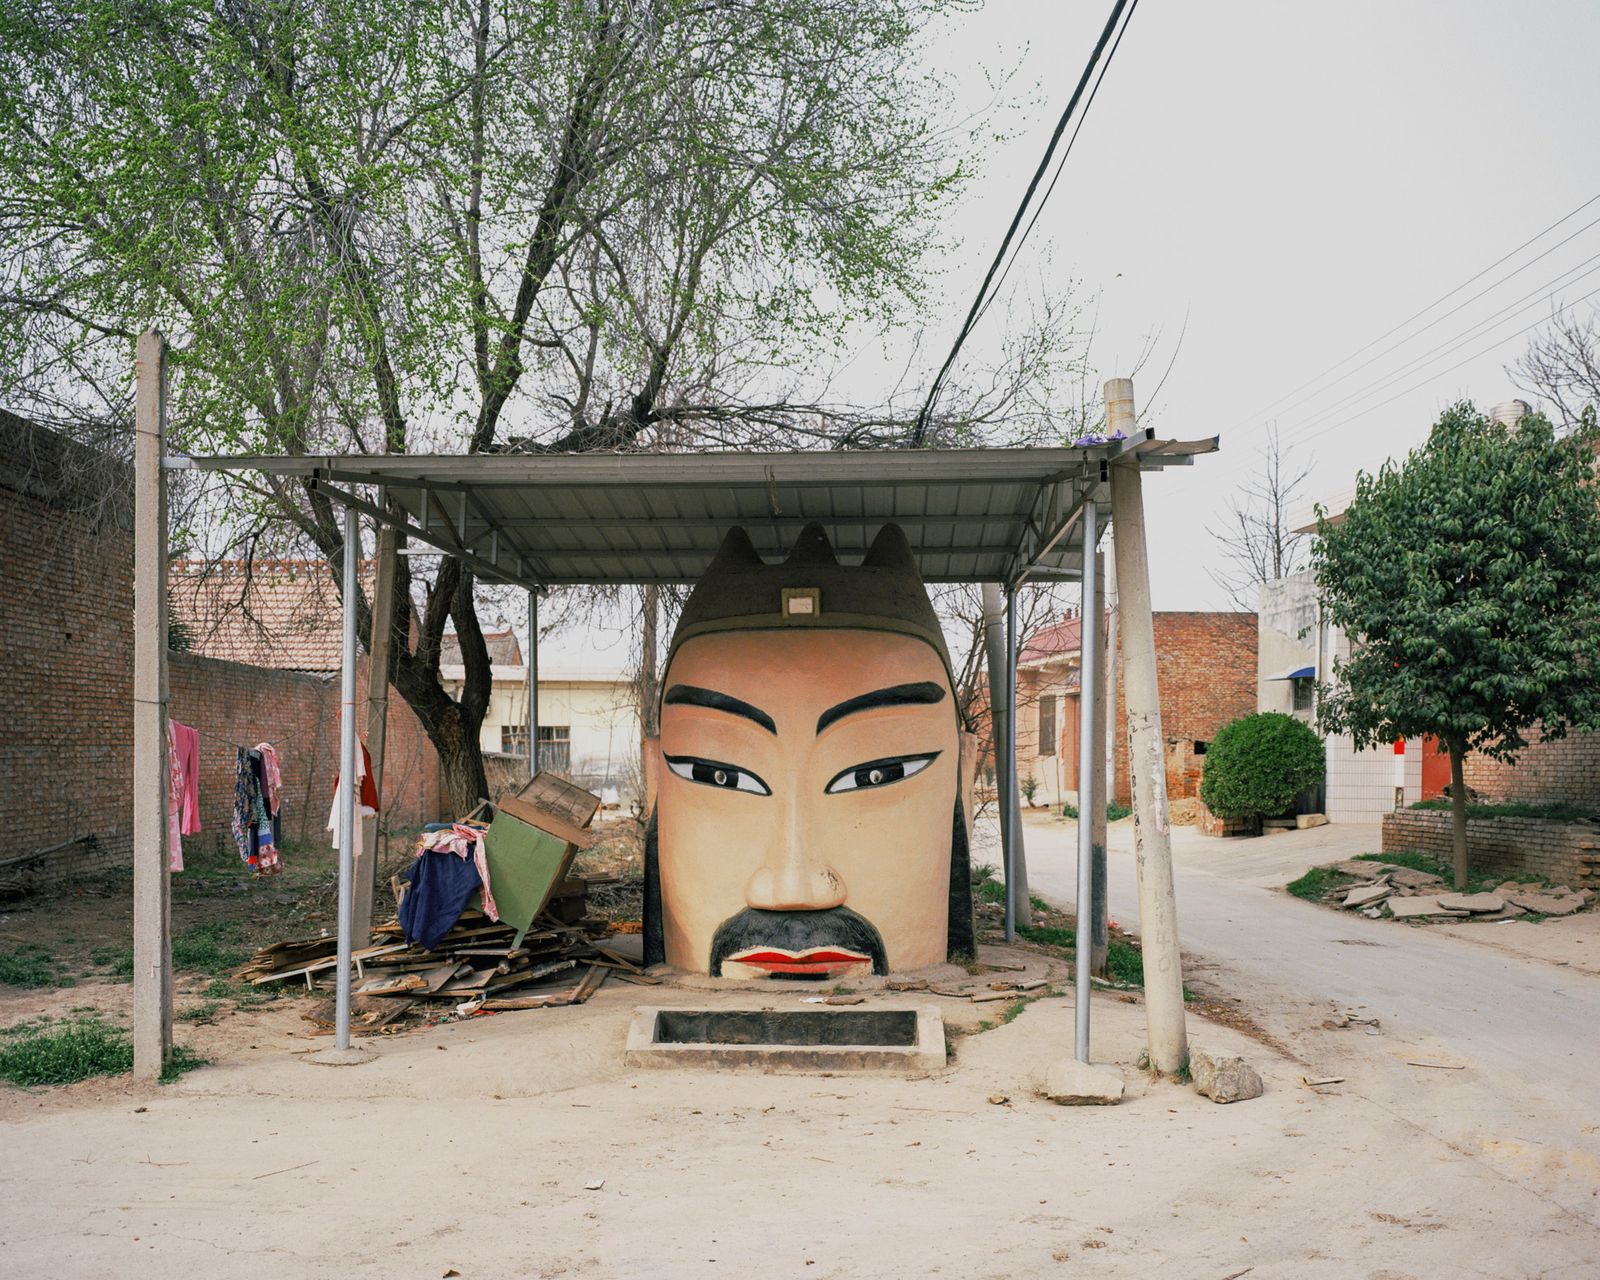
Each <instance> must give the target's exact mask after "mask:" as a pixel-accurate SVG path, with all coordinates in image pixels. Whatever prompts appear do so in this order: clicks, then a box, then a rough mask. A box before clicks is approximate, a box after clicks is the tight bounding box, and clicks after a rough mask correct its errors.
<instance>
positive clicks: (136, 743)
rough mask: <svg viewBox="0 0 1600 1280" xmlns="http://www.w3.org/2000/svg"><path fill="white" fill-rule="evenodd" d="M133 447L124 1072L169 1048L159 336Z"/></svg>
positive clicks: (154, 1061)
mask: <svg viewBox="0 0 1600 1280" xmlns="http://www.w3.org/2000/svg"><path fill="white" fill-rule="evenodd" d="M134 395H135V399H134V446H133V464H134V465H133V477H134V480H133V495H134V496H133V502H134V515H133V1074H134V1076H135V1077H136V1078H138V1079H140V1080H154V1079H156V1078H157V1077H159V1076H160V1075H161V1073H162V1071H163V1070H165V1068H166V1065H167V1055H168V1054H169V1053H170V1052H171V1049H172V877H171V873H170V872H169V871H168V861H167V859H168V848H167V840H168V835H167V832H168V826H167V805H168V798H167V697H168V691H167V477H166V476H165V474H163V472H162V469H161V462H162V455H163V454H164V453H165V452H166V435H167V344H166V339H164V338H163V337H162V336H161V335H160V334H159V333H156V332H155V331H154V330H152V331H150V332H149V333H146V334H144V335H143V336H141V337H140V339H139V342H138V346H137V348H136V351H135V393H134Z"/></svg>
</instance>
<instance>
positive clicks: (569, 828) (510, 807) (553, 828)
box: [490, 796, 594, 876]
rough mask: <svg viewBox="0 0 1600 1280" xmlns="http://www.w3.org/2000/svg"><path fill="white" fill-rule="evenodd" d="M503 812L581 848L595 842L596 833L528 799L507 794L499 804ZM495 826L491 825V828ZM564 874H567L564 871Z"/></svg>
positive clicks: (585, 847)
mask: <svg viewBox="0 0 1600 1280" xmlns="http://www.w3.org/2000/svg"><path fill="white" fill-rule="evenodd" d="M498 808H499V810H500V812H501V813H504V814H509V815H510V816H511V817H513V818H515V819H516V820H517V821H518V822H526V823H527V824H528V825H529V826H530V827H537V828H538V829H539V830H540V831H543V832H545V833H546V834H548V835H552V836H555V837H556V839H558V840H565V841H566V842H567V843H568V844H570V845H574V846H576V847H577V848H579V849H587V848H588V847H589V846H590V845H591V844H593V843H594V833H593V832H592V831H585V830H584V829H583V828H582V827H575V826H573V825H572V823H570V822H567V821H564V820H563V819H561V818H559V817H557V816H555V815H554V814H551V813H546V812H545V811H544V810H543V809H540V808H538V807H537V806H535V805H531V804H529V803H528V802H527V801H526V800H519V799H517V797H516V796H507V797H506V798H505V799H503V800H502V801H500V804H499V806H498ZM493 829H494V828H493V827H492V826H491V827H490V830H491V831H492V830H493ZM562 874H563V876H564V875H565V874H566V873H565V871H563V873H562Z"/></svg>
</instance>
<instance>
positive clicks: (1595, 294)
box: [1302, 289, 1600, 440]
mask: <svg viewBox="0 0 1600 1280" xmlns="http://www.w3.org/2000/svg"><path fill="white" fill-rule="evenodd" d="M1591 298H1600V289H1591V290H1590V291H1589V292H1588V293H1586V294H1584V295H1583V296H1582V297H1581V298H1574V299H1573V300H1572V301H1571V302H1566V303H1563V304H1562V305H1561V306H1559V307H1557V308H1556V309H1555V310H1554V311H1552V312H1551V313H1550V314H1549V315H1548V316H1544V317H1542V318H1540V319H1538V320H1535V321H1534V322H1533V323H1532V324H1530V325H1527V326H1525V327H1524V328H1521V329H1519V330H1517V332H1516V333H1510V334H1507V335H1506V336H1505V337H1503V338H1497V339H1495V340H1494V341H1493V342H1491V343H1490V344H1489V345H1488V346H1486V347H1484V348H1483V349H1482V350H1480V351H1474V352H1473V353H1472V354H1471V355H1470V356H1468V357H1467V358H1466V359H1464V360H1458V361H1457V362H1456V363H1455V364H1453V365H1451V366H1450V367H1449V368H1448V369H1441V370H1439V372H1438V373H1431V374H1429V375H1428V376H1427V377H1426V378H1423V379H1422V380H1421V381H1420V382H1416V383H1413V384H1412V385H1411V386H1409V387H1406V388H1404V389H1403V390H1400V391H1397V392H1395V393H1394V394H1393V395H1392V396H1389V397H1388V398H1387V399H1385V400H1380V401H1378V403H1377V404H1373V405H1368V406H1367V407H1366V408H1365V409H1357V410H1356V411H1355V412H1354V413H1352V414H1351V415H1350V416H1349V417H1347V418H1341V419H1340V420H1339V421H1337V422H1333V423H1330V424H1328V425H1327V426H1325V427H1322V428H1320V429H1319V430H1316V431H1313V432H1311V433H1310V434H1308V435H1306V436H1304V437H1302V439H1304V440H1315V439H1316V438H1317V437H1318V436H1325V435H1327V434H1328V432H1330V431H1336V430H1338V429H1339V428H1340V427H1343V426H1348V425H1349V424H1350V423H1352V422H1354V421H1356V420H1357V419H1358V418H1361V417H1364V416H1366V415H1367V414H1369V413H1372V412H1374V411H1375V410H1378V409H1381V408H1383V407H1384V405H1387V404H1393V403H1394V402H1395V401H1396V400H1398V399H1400V398H1401V397H1402V396H1408V395H1410V394H1411V393H1412V392H1413V391H1420V390H1421V389H1422V388H1423V387H1425V386H1427V385H1428V384H1429V383H1430V382H1434V381H1437V380H1438V379H1440V378H1442V377H1444V376H1445V374H1447V373H1454V372H1455V371H1456V370H1457V369H1460V368H1462V367H1464V366H1466V365H1469V364H1471V363H1472V362H1473V361H1474V360H1481V359H1482V358H1483V357H1484V356H1486V355H1489V354H1490V353H1491V352H1493V351H1494V350H1496V349H1497V348H1499V347H1501V346H1504V345H1505V344H1506V343H1507V342H1510V341H1511V340H1512V339H1513V338H1520V337H1522V335H1523V334H1526V333H1532V332H1533V331H1534V330H1535V329H1537V328H1538V327H1539V326H1540V325H1542V324H1546V323H1548V322H1549V321H1551V320H1554V319H1555V318H1556V317H1557V316H1559V315H1562V314H1564V313H1565V312H1567V311H1570V310H1572V308H1573V307H1576V306H1578V305H1579V304H1581V303H1584V302H1587V301H1589V299H1591Z"/></svg>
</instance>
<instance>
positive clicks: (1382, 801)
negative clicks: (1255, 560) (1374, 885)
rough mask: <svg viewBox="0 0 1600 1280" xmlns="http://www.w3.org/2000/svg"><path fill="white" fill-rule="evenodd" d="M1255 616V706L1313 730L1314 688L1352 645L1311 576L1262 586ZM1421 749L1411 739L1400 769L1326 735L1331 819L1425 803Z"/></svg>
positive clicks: (1365, 817) (1368, 818)
mask: <svg viewBox="0 0 1600 1280" xmlns="http://www.w3.org/2000/svg"><path fill="white" fill-rule="evenodd" d="M1256 616H1257V618H1258V619H1259V623H1258V625H1259V627H1260V637H1259V641H1258V644H1257V647H1256V707H1257V709H1258V710H1260V711H1282V712H1286V713H1288V714H1289V715H1293V716H1297V717H1298V718H1300V719H1301V720H1304V721H1305V722H1306V723H1307V724H1309V725H1311V726H1312V727H1313V728H1315V725H1316V686H1317V684H1318V683H1324V684H1326V683H1327V682H1329V681H1330V680H1331V679H1332V678H1333V661H1334V659H1335V658H1336V657H1340V658H1343V657H1348V656H1349V653H1350V643H1349V641H1348V640H1347V639H1346V638H1345V636H1344V634H1343V633H1342V632H1341V631H1339V629H1338V628H1337V627H1334V626H1332V625H1331V624H1329V623H1327V622H1325V621H1324V620H1323V618H1322V617H1321V611H1320V610H1319V609H1318V608H1317V594H1316V584H1315V582H1314V581H1313V579H1312V575H1311V574H1310V573H1309V572H1308V573H1297V574H1293V575H1291V576H1290V577H1287V578H1279V579H1277V580H1276V581H1273V582H1268V583H1264V584H1263V585H1262V588H1261V606H1260V608H1259V610H1258V611H1257V615H1256ZM1423 746H1424V744H1423V741H1422V739H1420V738H1415V739H1411V740H1409V741H1407V743H1406V744H1405V754H1404V756H1403V757H1398V766H1397V756H1396V755H1395V753H1394V751H1393V749H1392V748H1390V749H1386V750H1375V751H1357V750H1356V749H1355V747H1354V746H1353V745H1352V744H1351V741H1350V739H1349V737H1348V736H1346V735H1344V734H1326V735H1323V747H1324V750H1325V751H1326V755H1327V764H1328V772H1327V781H1326V782H1325V783H1324V795H1323V812H1324V813H1326V814H1327V815H1328V818H1329V820H1330V821H1333V822H1378V821H1380V820H1381V819H1382V818H1383V815H1384V814H1386V813H1391V812H1393V811H1394V810H1395V809H1396V808H1397V807H1401V806H1403V805H1408V804H1412V803H1414V802H1415V801H1417V800H1421V799H1422V798H1423V786H1422V757H1423ZM1397 786H1399V787H1400V788H1401V797H1400V800H1399V803H1398V804H1397V803H1396V797H1395V788H1396V787H1397Z"/></svg>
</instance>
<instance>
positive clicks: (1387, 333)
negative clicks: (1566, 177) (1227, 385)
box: [1236, 192, 1600, 427]
mask: <svg viewBox="0 0 1600 1280" xmlns="http://www.w3.org/2000/svg"><path fill="white" fill-rule="evenodd" d="M1596 201H1600V192H1597V193H1596V194H1595V195H1592V196H1590V197H1589V198H1588V199H1587V200H1585V201H1584V202H1583V203H1582V204H1580V205H1579V206H1578V207H1577V208H1575V209H1573V210H1571V211H1570V212H1569V213H1565V214H1563V215H1562V216H1561V217H1559V218H1557V219H1556V220H1555V221H1554V222H1552V223H1551V224H1550V225H1549V226H1547V227H1546V228H1545V229H1544V230H1543V231H1540V232H1539V233H1538V234H1537V235H1534V236H1530V237H1529V238H1528V239H1526V240H1524V241H1523V242H1522V243H1521V244H1519V245H1518V246H1517V247H1516V248H1515V249H1512V250H1510V251H1509V252H1507V253H1504V254H1502V255H1501V256H1500V257H1498V258H1496V259H1495V260H1494V261H1493V262H1491V263H1489V265H1488V266H1486V267H1484V268H1482V269H1481V270H1479V271H1477V272H1475V273H1474V274H1472V275H1471V276H1468V277H1467V278H1466V279H1465V280H1463V281H1462V282H1461V283H1460V284H1458V285H1456V286H1455V288H1453V289H1451V290H1449V291H1448V292H1447V293H1444V294H1442V295H1440V296H1439V297H1438V298H1435V299H1434V300H1433V301H1432V302H1430V303H1429V304H1428V305H1427V306H1425V307H1423V308H1422V309H1421V310H1420V311H1416V312H1414V313H1413V314H1411V315H1409V316H1407V317H1406V318H1405V319H1404V320H1402V321H1400V323H1399V324H1396V325H1394V326H1393V327H1391V328H1389V329H1386V330H1384V332H1382V333H1380V334H1379V335H1378V336H1377V337H1376V338H1373V339H1372V340H1371V341H1370V342H1368V343H1366V344H1365V345H1363V346H1360V347H1357V348H1356V349H1355V350H1354V351H1352V352H1351V353H1350V354H1349V355H1347V356H1345V357H1344V358H1343V359H1341V360H1336V361H1335V362H1334V363H1333V364H1331V365H1329V366H1328V367H1327V368H1326V369H1324V370H1322V372H1321V373H1318V374H1316V375H1314V376H1313V377H1310V378H1307V379H1306V380H1305V381H1304V382H1302V383H1300V384H1299V385H1298V386H1296V387H1292V388H1290V389H1289V390H1288V391H1285V392H1284V393H1283V394H1282V395H1281V396H1279V397H1278V398H1277V399H1276V400H1272V401H1269V402H1268V403H1267V404H1264V405H1262V406H1261V408H1259V409H1258V410H1256V411H1255V412H1254V413H1252V414H1251V415H1250V416H1249V417H1248V418H1245V419H1244V420H1242V421H1241V422H1239V423H1237V424H1236V425H1237V426H1239V427H1245V426H1248V425H1249V424H1250V423H1252V422H1254V421H1256V420H1258V419H1260V418H1262V417H1263V416H1264V415H1266V414H1267V413H1269V412H1270V411H1271V410H1273V409H1275V408H1277V407H1278V406H1279V405H1281V404H1283V402H1284V401H1285V400H1287V399H1289V397H1291V396H1294V395H1298V394H1299V393H1300V392H1302V391H1304V390H1306V389H1307V388H1308V387H1311V386H1314V385H1315V384H1317V383H1319V382H1321V381H1322V380H1323V379H1324V378H1326V377H1327V376H1328V375H1329V374H1330V373H1334V372H1336V371H1337V370H1339V369H1342V368H1344V366H1345V365H1347V364H1349V363H1350V362H1351V361H1352V360H1354V359H1356V358H1357V357H1358V356H1362V355H1365V354H1366V353H1367V352H1368V351H1371V350H1372V348H1373V347H1375V346H1377V345H1378V344H1379V343H1381V342H1384V341H1385V340H1387V339H1389V338H1392V337H1393V336H1394V335H1395V334H1397V333H1399V332H1400V331H1401V330H1402V329H1405V328H1406V327H1408V326H1409V325H1411V324H1412V323H1414V322H1415V321H1417V320H1420V319H1421V318H1422V317H1423V316H1425V315H1427V314H1428V313H1429V312H1430V311H1432V310H1433V309H1434V308H1435V307H1438V306H1440V305H1441V304H1443V303H1445V302H1448V301H1449V300H1450V299H1451V298H1453V297H1455V296H1456V294H1458V293H1460V292H1461V291H1462V290H1463V289H1466V288H1468V287H1470V286H1471V285H1473V284H1476V283H1477V282H1478V281H1479V280H1481V279H1483V277H1484V276H1486V275H1488V274H1489V273H1490V272H1491V271H1493V270H1494V269H1495V268H1496V267H1498V266H1501V265H1502V264H1504V263H1506V262H1509V261H1510V260H1511V259H1512V258H1514V257H1516V256H1517V255H1518V254H1519V253H1521V252H1522V251H1523V250H1524V249H1526V248H1528V247H1529V246H1530V245H1533V244H1537V243H1538V242H1539V241H1540V240H1542V239H1544V238H1545V236H1547V235H1549V234H1550V233H1551V232H1552V231H1554V230H1555V229H1556V228H1557V227H1559V226H1561V225H1562V224H1563V223H1565V222H1570V221H1571V220H1572V219H1573V218H1575V217H1577V216H1578V214H1580V213H1582V212H1583V211H1584V210H1585V209H1587V208H1588V207H1589V206H1590V205H1592V204H1594V203H1595V202H1596ZM1594 225H1595V224H1594V223H1593V222H1591V223H1589V224H1587V225H1586V226H1585V227H1582V228H1580V229H1579V231H1575V232H1573V234H1572V235H1571V236H1568V237H1567V238H1566V240H1563V241H1562V242H1561V243H1562V244H1565V243H1567V241H1568V240H1571V239H1572V238H1573V236H1576V235H1580V234H1581V233H1582V232H1583V231H1586V230H1588V228H1589V227H1592V226H1594ZM1556 247H1559V246H1556ZM1548 252H1549V251H1548V250H1547V251H1546V253H1548ZM1544 256H1546V254H1540V255H1539V257H1541V258H1542V257H1544ZM1538 260H1539V258H1534V259H1532V260H1530V262H1528V263H1525V264H1524V266H1531V265H1532V263H1533V262H1537V261H1538ZM1521 269H1522V268H1518V270H1519V271H1520V270H1521ZM1511 274H1513V275H1515V274H1516V272H1513V273H1511ZM1506 278H1507V279H1509V278H1510V277H1509V276H1508V277H1506ZM1497 283H1501V282H1497ZM1490 287H1491V288H1493V287H1494V286H1490ZM1476 296H1479V297H1481V296H1482V295H1481V294H1479V295H1476ZM1463 305H1465V304H1463ZM1457 309H1458V310H1459V308H1457ZM1441 318H1442V317H1441ZM1412 336H1415V335H1412ZM1408 340H1409V339H1408ZM1396 345H1399V344H1396ZM1381 354H1382V353H1380V355H1381ZM1375 358H1376V357H1375ZM1366 363H1369V364H1370V363H1371V361H1368V362H1366ZM1361 367H1363V368H1364V367H1365V364H1364V365H1362V366H1361ZM1351 372H1354V370H1352V371H1351ZM1342 380H1343V379H1342V378H1341V379H1336V380H1335V383H1333V384H1330V385H1337V382H1339V381H1342ZM1326 389H1327V388H1323V390H1326ZM1317 394H1320V392H1319V393H1317ZM1309 398H1310V397H1305V398H1302V399H1301V400H1297V401H1295V403H1294V404H1293V405H1290V406H1288V407H1289V408H1294V407H1295V406H1296V405H1299V404H1303V403H1305V399H1309Z"/></svg>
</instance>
